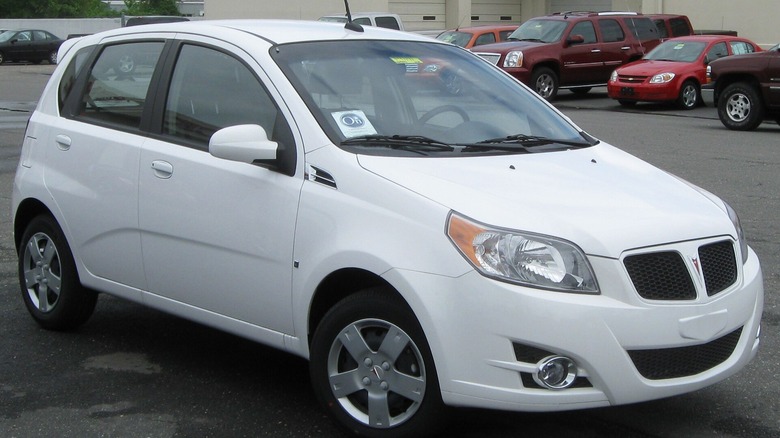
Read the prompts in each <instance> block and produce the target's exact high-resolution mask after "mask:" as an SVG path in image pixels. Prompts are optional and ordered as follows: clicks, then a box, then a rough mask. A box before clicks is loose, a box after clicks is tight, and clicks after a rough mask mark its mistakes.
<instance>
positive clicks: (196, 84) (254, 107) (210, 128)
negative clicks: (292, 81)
mask: <svg viewBox="0 0 780 438" xmlns="http://www.w3.org/2000/svg"><path fill="white" fill-rule="evenodd" d="M204 66H208V68H204ZM277 113H278V110H277V108H276V106H275V105H274V103H273V101H272V100H271V97H270V96H269V95H268V93H267V92H266V90H265V88H263V86H262V84H261V83H260V82H259V81H258V80H257V78H256V77H255V75H254V74H253V73H252V71H251V70H250V69H249V68H248V67H247V66H246V65H244V64H243V63H242V62H241V61H239V60H237V59H236V58H233V57H232V56H230V55H228V54H225V53H223V52H220V51H218V50H214V49H211V48H207V47H202V46H195V45H184V46H182V49H181V51H180V52H179V56H178V59H177V61H176V67H175V68H174V71H173V78H172V79H171V86H170V90H169V92H168V100H167V103H166V105H165V116H164V120H163V133H164V134H167V135H171V136H174V137H178V138H180V139H182V140H185V141H186V142H189V143H194V144H195V145H197V146H198V147H202V148H203V149H206V148H207V147H208V143H209V139H210V138H211V135H212V134H214V133H215V132H216V131H218V130H219V129H222V128H226V127H228V126H234V125H244V124H255V125H260V126H262V127H263V129H265V132H266V134H267V135H268V138H269V139H271V138H273V136H274V127H275V124H276V119H277Z"/></svg>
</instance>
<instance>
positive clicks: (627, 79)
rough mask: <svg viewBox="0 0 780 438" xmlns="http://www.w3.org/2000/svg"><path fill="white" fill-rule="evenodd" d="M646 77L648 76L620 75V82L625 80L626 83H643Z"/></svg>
mask: <svg viewBox="0 0 780 438" xmlns="http://www.w3.org/2000/svg"><path fill="white" fill-rule="evenodd" d="M646 79H647V76H624V75H619V76H618V82H623V83H626V84H641V83H642V82H644V81H645V80H646Z"/></svg>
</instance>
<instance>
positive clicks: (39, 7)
mask: <svg viewBox="0 0 780 438" xmlns="http://www.w3.org/2000/svg"><path fill="white" fill-rule="evenodd" d="M174 1H175V0H174ZM116 15H118V14H117V13H115V12H113V11H111V9H110V8H109V7H108V5H106V4H105V3H103V2H102V1H100V0H0V17H4V18H84V17H87V18H90V17H110V16H116Z"/></svg>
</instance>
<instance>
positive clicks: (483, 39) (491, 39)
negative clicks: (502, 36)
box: [474, 33, 496, 46]
mask: <svg viewBox="0 0 780 438" xmlns="http://www.w3.org/2000/svg"><path fill="white" fill-rule="evenodd" d="M495 42H496V36H495V35H494V34H492V33H483V34H482V35H480V36H478V37H477V40H476V41H474V45H475V46H481V45H482V44H491V43H495Z"/></svg>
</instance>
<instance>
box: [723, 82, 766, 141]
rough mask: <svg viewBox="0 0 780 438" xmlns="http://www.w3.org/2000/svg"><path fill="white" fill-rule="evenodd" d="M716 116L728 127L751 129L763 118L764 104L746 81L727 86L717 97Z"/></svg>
mask: <svg viewBox="0 0 780 438" xmlns="http://www.w3.org/2000/svg"><path fill="white" fill-rule="evenodd" d="M718 117H720V121H721V122H722V123H723V125H724V126H726V127H727V128H729V129H733V130H735V131H751V130H753V129H756V128H757V127H758V125H760V124H761V122H762V121H763V119H764V106H763V103H762V101H761V97H760V96H759V94H758V91H757V90H756V89H755V88H754V87H752V86H751V85H750V84H748V83H746V82H736V83H733V84H731V85H729V86H727V87H726V88H725V89H724V90H723V92H722V93H721V94H720V97H719V98H718Z"/></svg>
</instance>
